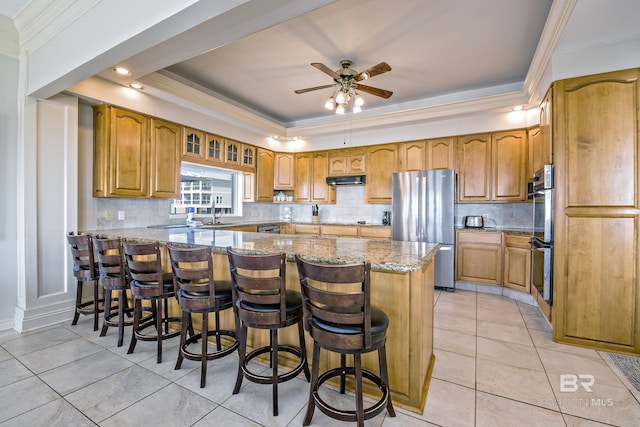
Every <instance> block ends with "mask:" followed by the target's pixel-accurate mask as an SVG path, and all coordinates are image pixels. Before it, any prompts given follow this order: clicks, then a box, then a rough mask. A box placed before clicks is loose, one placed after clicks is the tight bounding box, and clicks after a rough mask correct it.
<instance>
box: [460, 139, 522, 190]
mask: <svg viewBox="0 0 640 427" xmlns="http://www.w3.org/2000/svg"><path fill="white" fill-rule="evenodd" d="M457 144H458V200H459V201H460V202H489V201H497V202H522V201H525V200H526V199H527V176H526V175H527V157H528V156H527V151H528V148H527V133H526V131H525V130H522V129H520V130H513V131H504V132H496V133H493V134H488V133H487V134H477V135H465V136H460V137H458V142H457Z"/></svg>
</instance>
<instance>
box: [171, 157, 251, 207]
mask: <svg viewBox="0 0 640 427" xmlns="http://www.w3.org/2000/svg"><path fill="white" fill-rule="evenodd" d="M191 207H192V208H194V210H195V213H196V215H213V214H214V212H215V213H216V214H222V215H233V216H240V215H242V173H241V172H237V171H232V170H227V169H222V168H214V167H210V166H202V165H196V164H193V163H187V162H182V165H181V168H180V198H179V199H175V200H173V201H172V202H171V214H175V215H186V213H187V208H191Z"/></svg>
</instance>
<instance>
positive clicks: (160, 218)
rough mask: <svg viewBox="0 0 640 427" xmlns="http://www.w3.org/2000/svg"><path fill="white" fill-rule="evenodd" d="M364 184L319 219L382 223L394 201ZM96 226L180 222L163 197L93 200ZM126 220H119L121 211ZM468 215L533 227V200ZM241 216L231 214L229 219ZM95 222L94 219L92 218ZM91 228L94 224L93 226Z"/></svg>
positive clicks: (270, 215)
mask: <svg viewBox="0 0 640 427" xmlns="http://www.w3.org/2000/svg"><path fill="white" fill-rule="evenodd" d="M365 197H366V196H365V187H364V186H344V187H338V188H337V189H336V204H318V206H319V220H320V221H321V222H334V223H345V224H355V223H356V222H357V221H365V222H366V223H367V224H382V215H383V212H384V211H390V210H391V204H368V203H366V199H365ZM94 201H95V203H94V205H93V206H94V208H95V212H94V218H95V228H96V229H109V228H130V227H146V226H147V225H153V224H167V223H170V222H177V221H178V219H176V218H173V219H171V218H170V217H169V206H170V203H171V201H170V200H163V199H126V198H113V199H112V198H104V199H103V198H96V199H94ZM311 206H312V204H311V203H308V204H305V203H244V204H243V219H245V220H250V221H262V220H264V221H280V220H283V219H284V208H285V207H289V208H291V210H292V212H293V221H300V222H310V221H311ZM120 211H122V212H124V219H123V220H119V219H118V212H120ZM467 215H486V220H485V226H486V227H492V226H497V227H500V228H510V229H530V228H531V226H532V224H533V208H532V206H531V203H459V204H456V206H455V224H456V226H463V225H464V217H465V216H467ZM236 219H239V218H232V217H229V220H230V221H234V220H236ZM90 222H93V221H90ZM91 228H92V227H91Z"/></svg>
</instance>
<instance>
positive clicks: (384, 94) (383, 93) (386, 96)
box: [357, 83, 393, 99]
mask: <svg viewBox="0 0 640 427" xmlns="http://www.w3.org/2000/svg"><path fill="white" fill-rule="evenodd" d="M357 90H359V91H362V92H366V93H370V94H371V95H376V96H379V97H381V98H384V99H389V98H390V97H391V95H393V92H391V91H390V90H385V89H378V88H377V87H371V86H365V85H361V84H360V83H358V87H357Z"/></svg>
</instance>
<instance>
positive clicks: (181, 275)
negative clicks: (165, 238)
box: [169, 246, 216, 307]
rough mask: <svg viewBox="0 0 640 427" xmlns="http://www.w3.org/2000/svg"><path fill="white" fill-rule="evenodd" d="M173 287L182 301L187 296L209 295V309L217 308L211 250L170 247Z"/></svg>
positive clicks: (207, 248)
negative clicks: (183, 294) (183, 295)
mask: <svg viewBox="0 0 640 427" xmlns="http://www.w3.org/2000/svg"><path fill="white" fill-rule="evenodd" d="M169 258H170V260H171V271H172V272H173V287H174V291H175V294H176V296H178V299H179V300H180V296H181V295H182V293H185V294H187V295H208V296H209V307H215V305H216V302H215V297H216V296H215V284H214V280H213V257H212V256H211V248H210V247H205V248H193V249H192V248H189V249H185V248H176V247H173V246H169Z"/></svg>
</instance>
